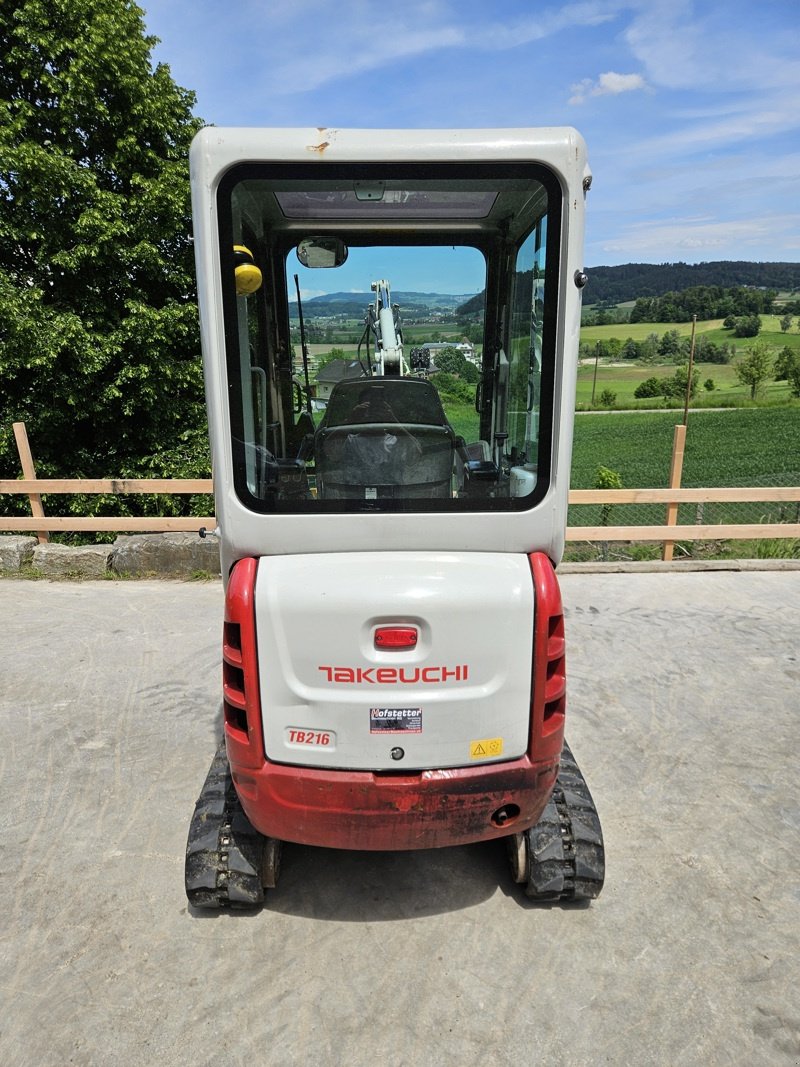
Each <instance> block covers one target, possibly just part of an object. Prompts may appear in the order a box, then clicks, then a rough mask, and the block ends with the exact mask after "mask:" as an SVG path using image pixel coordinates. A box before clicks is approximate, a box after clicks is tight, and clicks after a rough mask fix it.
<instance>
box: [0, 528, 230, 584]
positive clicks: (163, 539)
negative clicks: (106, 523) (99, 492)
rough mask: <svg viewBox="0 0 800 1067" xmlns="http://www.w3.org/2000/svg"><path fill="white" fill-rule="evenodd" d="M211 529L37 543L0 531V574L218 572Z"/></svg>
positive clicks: (57, 575)
mask: <svg viewBox="0 0 800 1067" xmlns="http://www.w3.org/2000/svg"><path fill="white" fill-rule="evenodd" d="M219 573H220V564H219V539H218V538H217V537H215V536H214V535H213V534H208V535H207V536H206V537H204V538H201V537H198V535H197V534H194V533H164V534H133V535H132V536H120V537H118V538H117V539H116V541H114V543H113V544H106V545H80V546H77V547H72V546H68V545H59V544H51V543H46V544H41V545H40V544H39V543H38V541H37V539H36V538H35V537H18V536H14V535H8V534H3V535H0V575H16V576H18V577H19V576H22V577H26V576H27V577H42V578H105V577H112V576H115V575H116V576H120V577H129V578H191V577H193V576H195V575H197V574H219Z"/></svg>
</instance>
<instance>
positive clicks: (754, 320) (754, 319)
mask: <svg viewBox="0 0 800 1067" xmlns="http://www.w3.org/2000/svg"><path fill="white" fill-rule="evenodd" d="M760 330H761V318H760V317H759V316H758V315H741V316H740V317H739V318H738V319H736V322H735V324H734V327H733V336H734V337H757V336H758V333H759V331H760Z"/></svg>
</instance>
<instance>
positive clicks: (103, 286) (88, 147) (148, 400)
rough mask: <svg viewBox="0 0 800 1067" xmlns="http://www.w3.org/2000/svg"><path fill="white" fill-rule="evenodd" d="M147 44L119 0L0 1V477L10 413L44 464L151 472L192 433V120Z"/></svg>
mask: <svg viewBox="0 0 800 1067" xmlns="http://www.w3.org/2000/svg"><path fill="white" fill-rule="evenodd" d="M154 43H155V40H154V38H151V37H146V36H145V35H144V25H143V15H142V11H141V9H140V8H139V7H137V6H136V4H134V3H132V2H130V0H17V2H15V3H6V4H3V5H2V7H0V49H1V50H2V56H3V64H2V67H0V218H2V226H0V335H2V336H3V337H4V339H5V343H4V345H3V346H2V349H0V411H2V412H3V415H4V417H5V418H6V419H7V420H8V423H7V424H6V423H4V424H3V425H2V427H0V469H4V471H5V472H6V474H14V473H16V471H17V462H16V453H15V451H14V448H13V444H12V438H11V429H10V423H11V421H12V420H16V419H24V420H25V422H26V423H27V424H28V429H29V433H30V436H31V438H32V441H33V445H34V451H35V458H36V461H37V465H38V468H39V472H40V473H41V474H49V475H62V476H64V475H71V476H81V475H82V476H91V475H95V476H100V475H105V476H109V475H124V474H137V473H142V474H146V473H156V474H157V473H162V471H161V469H160V468H161V466H162V462H163V461H162V457H163V456H165V455H166V454H167V453H172V452H174V450H175V449H180V448H181V447H183V444H182V442H183V443H184V444H185V442H186V439H187V438H186V434H187V433H189V435H190V436H192V439H193V440H199V441H202V434H199V435H198V434H197V433H195V434H194V435H192V433H191V431H196V429H197V428H198V427H202V426H203V424H204V421H205V417H204V411H203V396H202V385H201V381H202V373H201V367H200V362H199V358H198V355H199V342H198V327H197V313H196V307H195V300H194V284H193V264H192V255H191V249H190V245H189V242H188V239H187V238H188V234H189V228H190V224H189V187H188V163H187V160H188V149H189V143H190V141H191V139H192V137H193V135H194V133H195V132H196V130H197V129H199V127H200V126H201V125H202V123H201V122H200V121H199V120H198V119H196V118H194V117H193V115H192V106H193V103H194V97H193V94H191V93H189V92H187V91H186V90H184V89H181V88H179V87H178V86H176V85H175V83H174V82H173V80H172V77H171V75H170V72H169V68H168V67H166V66H164V65H163V64H159V65H158V66H156V67H155V68H153V66H152V64H151V61H150V51H151V48H152V46H153V44H154ZM198 447H199V448H200V455H199V456H198V458H197V465H198V466H200V467H201V468H202V467H203V466H204V465H205V464H206V463H207V459H206V453H205V449H204V447H202V445H200V446H198ZM188 465H189V467H191V463H189V464H188ZM184 469H186V468H184ZM168 473H171V472H168ZM197 473H207V468H206V470H205V471H204V470H198V471H197Z"/></svg>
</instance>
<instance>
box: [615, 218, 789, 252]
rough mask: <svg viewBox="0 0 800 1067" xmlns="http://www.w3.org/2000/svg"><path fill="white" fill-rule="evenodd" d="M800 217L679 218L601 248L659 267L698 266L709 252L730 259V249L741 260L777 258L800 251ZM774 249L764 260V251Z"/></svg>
mask: <svg viewBox="0 0 800 1067" xmlns="http://www.w3.org/2000/svg"><path fill="white" fill-rule="evenodd" d="M798 224H800V216H798V215H794V216H791V215H790V216H787V215H777V214H769V215H760V216H756V217H752V218H747V219H725V220H721V219H709V218H707V217H694V218H692V217H683V218H681V217H675V218H671V219H665V220H663V221H661V222H656V221H655V220H652V219H651V220H648V221H646V222H642V223H639V224H637V225H635V226H630V227H627V228H626V229H624V230H623V231H621V232H620V233H619V234H618V235H617V237H616V238H613V239H611V240H605V241H601V242H599V244H598V248H599V249H601V250H602V251H603V252H606V253H615V252H620V253H623V254H624V255H625V256H630V257H631V258H636V257H638V256H644V257H649V258H651V259H653V260H654V261H658V262H661V261H664V262H666V261H675V260H678V259H689V260H691V261H698V260H700V259H703V258H706V256H705V253H706V252H708V253H709V255H711V256H712V258H713V253H715V252H716V253H718V258H722V259H724V258H729V257H730V255H731V251H730V250H731V249H732V248H737V249H738V250H739V258H741V259H747V258H774V259H779V258H780V257H781V255H787V254H789V253H791V252H793V251H796V249H797V247H798V238H797V227H798ZM765 249H769V250H770V251H769V254H768V255H766V256H764V255H763V250H765Z"/></svg>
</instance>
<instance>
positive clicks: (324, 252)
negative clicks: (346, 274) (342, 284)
mask: <svg viewBox="0 0 800 1067" xmlns="http://www.w3.org/2000/svg"><path fill="white" fill-rule="evenodd" d="M297 258H298V259H299V260H300V262H301V263H302V264H303V266H304V267H341V265H342V264H343V263H344V261H345V260H346V259H347V245H346V244H345V243H344V241H342V240H341V239H340V238H339V237H304V238H303V240H302V241H301V242H300V243H299V244H298V246H297Z"/></svg>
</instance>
